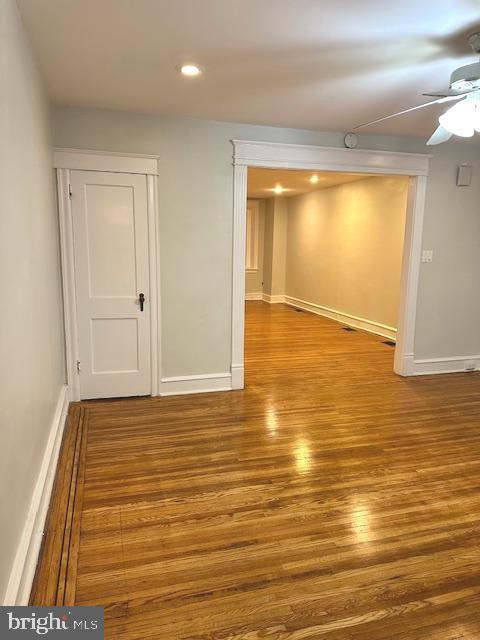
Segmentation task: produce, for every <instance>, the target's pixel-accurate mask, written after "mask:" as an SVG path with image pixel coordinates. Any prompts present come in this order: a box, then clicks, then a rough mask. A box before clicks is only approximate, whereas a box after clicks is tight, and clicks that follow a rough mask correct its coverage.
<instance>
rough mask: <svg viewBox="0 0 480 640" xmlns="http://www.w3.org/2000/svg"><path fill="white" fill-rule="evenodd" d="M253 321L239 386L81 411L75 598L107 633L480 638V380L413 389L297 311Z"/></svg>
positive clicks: (265, 312) (381, 350) (375, 342)
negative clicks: (96, 607) (102, 616)
mask: <svg viewBox="0 0 480 640" xmlns="http://www.w3.org/2000/svg"><path fill="white" fill-rule="evenodd" d="M246 325H247V329H246V372H247V373H246V389H245V390H244V391H236V392H226V393H215V394H199V395H196V396H177V397H170V398H158V399H152V398H150V399H131V400H121V401H116V402H90V403H81V405H77V407H81V408H82V410H83V411H84V412H85V419H86V420H87V421H88V431H86V434H87V435H86V437H87V440H86V447H85V452H84V457H83V463H82V457H81V454H78V455H79V457H78V459H79V464H78V474H77V475H78V478H77V484H78V486H81V492H80V497H81V499H77V500H76V501H75V504H74V509H73V513H71V514H70V518H71V519H70V522H71V527H70V532H71V538H72V540H71V544H72V545H73V550H74V552H73V555H72V557H71V559H70V562H69V566H68V572H67V574H69V575H67V576H63V577H62V580H63V583H64V584H67V588H66V592H67V595H66V597H64V601H66V602H67V603H70V604H71V603H73V602H75V603H76V604H101V605H104V606H105V609H106V629H107V632H106V637H107V638H109V639H112V640H113V639H115V640H117V639H118V640H154V639H155V640H159V639H161V640H163V639H165V640H167V639H168V640H186V639H190V640H207V639H208V640H220V639H221V640H260V639H262V640H264V639H267V640H310V639H316V638H321V639H326V640H367V639H368V640H381V639H382V640H387V639H388V640H459V639H467V638H468V639H470V640H473V639H475V640H478V639H479V638H480V491H479V486H480V375H479V374H477V373H465V374H452V375H447V376H445V375H444V376H429V377H421V378H409V379H404V378H400V377H398V376H396V375H394V374H393V373H392V365H393V349H392V348H391V347H389V346H386V345H384V344H382V338H379V337H377V336H373V335H369V334H367V333H364V332H361V331H356V332H345V331H343V330H342V328H341V325H339V324H338V323H336V322H334V321H331V320H328V319H324V318H320V317H318V316H314V315H311V314H308V313H300V312H297V311H295V310H294V309H292V308H290V307H286V306H283V305H267V304H265V303H262V302H250V303H247V322H246ZM74 410H75V411H78V409H75V408H74ZM78 446H80V445H78ZM59 495H60V494H57V500H58V499H59V498H58V496H59ZM50 538H51V531H50V532H49V534H48V536H47V544H46V545H45V548H46V551H45V552H44V555H43V563H44V564H45V563H47V565H48V563H51V566H54V567H55V566H57V565H58V564H59V563H58V560H57V561H56V560H55V557H58V549H57V552H56V555H55V548H56V547H55V544H54V543H52V544H50V545H49V544H48V541H49V540H50ZM57 543H58V536H57ZM57 547H58V544H57ZM77 551H78V552H77ZM55 563H57V564H55ZM60 564H61V563H60ZM46 573H48V572H45V570H44V571H43V573H42V564H41V565H40V569H39V574H38V576H37V582H36V589H35V591H34V593H33V596H32V601H33V602H42V603H45V593H46V592H48V589H47V591H46V590H45V588H44V586H45V585H44V584H42V581H43V582H45V579H46ZM59 574H61V571H59ZM49 593H50V595H49V596H48V597H49V598H50V599H51V602H50V603H51V604H52V603H53V598H54V596H53V595H52V593H53V592H52V589H50V591H49ZM42 594H44V595H43V597H42ZM48 597H47V599H48ZM69 599H70V600H69Z"/></svg>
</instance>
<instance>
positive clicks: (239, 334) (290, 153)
mask: <svg viewBox="0 0 480 640" xmlns="http://www.w3.org/2000/svg"><path fill="white" fill-rule="evenodd" d="M232 144H233V147H234V151H233V164H234V199H233V211H234V213H233V270H232V333H231V335H232V342H231V346H232V351H231V353H232V358H231V362H232V365H231V379H232V388H233V389H242V388H243V387H244V343H245V340H244V339H245V317H244V313H245V246H246V218H247V216H246V213H247V212H246V205H247V170H248V169H249V168H251V167H257V168H264V169H291V170H293V169H297V170H307V171H310V172H335V173H361V174H368V175H391V176H408V197H407V211H406V220H405V240H404V252H403V258H402V269H401V282H400V297H399V306H398V316H397V317H398V323H397V324H398V326H397V332H396V348H395V358H394V371H395V373H397V374H399V375H402V376H410V375H418V374H421V373H422V366H421V362H420V361H419V362H417V361H416V360H415V354H414V344H415V321H416V309H417V292H418V280H419V271H420V254H421V241H422V229H423V216H424V209H425V193H426V186H427V179H428V172H429V162H430V157H431V156H429V155H426V154H419V153H404V152H395V151H381V150H371V149H344V148H337V147H319V146H310V145H301V144H284V143H272V142H257V141H249V140H232ZM277 195H279V194H277Z"/></svg>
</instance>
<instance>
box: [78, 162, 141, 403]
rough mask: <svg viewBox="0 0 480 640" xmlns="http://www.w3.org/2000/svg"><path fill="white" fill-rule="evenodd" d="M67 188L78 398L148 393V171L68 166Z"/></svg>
mask: <svg viewBox="0 0 480 640" xmlns="http://www.w3.org/2000/svg"><path fill="white" fill-rule="evenodd" d="M71 190H72V217H73V236H74V259H75V285H76V305H77V326H78V348H79V375H80V395H81V398H82V399H85V398H111V397H125V396H135V395H147V394H150V392H151V365H150V313H149V300H150V285H149V267H148V265H149V260H148V213H147V182H146V176H143V175H136V174H124V173H107V172H98V171H72V172H71ZM141 294H143V296H144V302H143V304H142V303H141V302H140V300H141ZM142 306H143V310H142Z"/></svg>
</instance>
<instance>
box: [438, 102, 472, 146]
mask: <svg viewBox="0 0 480 640" xmlns="http://www.w3.org/2000/svg"><path fill="white" fill-rule="evenodd" d="M475 111H476V109H475V102H474V101H473V100H468V99H464V100H462V101H461V102H457V104H456V105H454V106H453V107H450V109H449V110H448V111H447V112H446V113H444V114H443V115H441V116H440V117H439V119H438V121H439V122H440V124H441V125H442V127H444V128H445V129H446V130H447V131H450V133H453V134H454V135H456V136H461V137H462V138H471V137H472V136H473V134H474V133H475V129H474V118H475Z"/></svg>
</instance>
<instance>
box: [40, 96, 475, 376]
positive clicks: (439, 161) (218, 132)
mask: <svg viewBox="0 0 480 640" xmlns="http://www.w3.org/2000/svg"><path fill="white" fill-rule="evenodd" d="M406 117H408V116H406ZM320 118H321V115H319V123H320ZM53 123H54V139H55V144H56V145H57V146H62V147H77V148H91V149H104V150H111V151H123V152H134V153H149V154H158V155H159V156H160V158H161V161H160V179H159V197H160V201H159V205H160V220H159V234H160V249H161V256H160V263H161V286H162V358H163V363H162V364H163V369H162V375H163V376H176V375H190V374H202V373H220V372H228V371H229V369H230V335H231V278H232V207H233V204H232V193H233V169H232V145H231V143H230V140H231V139H232V138H243V139H250V140H264V141H274V142H293V143H303V144H320V145H326V146H336V147H338V146H342V145H343V134H342V133H322V132H314V131H302V130H295V129H281V128H275V127H264V126H254V125H243V124H232V123H219V122H207V121H201V120H188V119H175V118H164V117H158V116H153V115H141V114H131V113H122V112H113V111H102V110H95V109H81V108H59V109H57V110H56V111H55V113H54V119H53ZM433 126H434V123H433V122H432V128H433ZM359 146H360V147H361V148H367V149H368V148H369V149H386V150H390V151H407V152H408V151H410V152H423V153H433V154H434V157H433V158H432V161H431V176H430V178H429V181H428V192H427V202H426V219H425V232H424V241H423V245H424V247H425V248H430V249H433V250H434V261H433V262H432V263H431V264H425V265H422V267H421V276H420V280H421V281H420V299H419V304H418V317H417V325H416V341H415V355H416V357H420V358H428V357H432V358H433V357H441V356H460V355H469V354H478V353H480V332H479V329H478V322H477V317H478V316H479V314H480V296H478V284H477V279H478V273H480V251H479V242H480V211H479V206H478V203H479V201H480V199H479V196H480V148H479V146H478V145H475V144H463V143H458V142H449V143H447V144H444V145H441V146H439V147H434V148H430V147H425V144H424V140H421V139H416V138H393V137H388V136H374V135H361V136H360V143H359ZM461 162H468V163H470V164H472V165H473V167H474V177H473V183H472V186H471V187H468V188H458V187H455V172H456V167H457V165H458V164H460V163H461Z"/></svg>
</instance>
